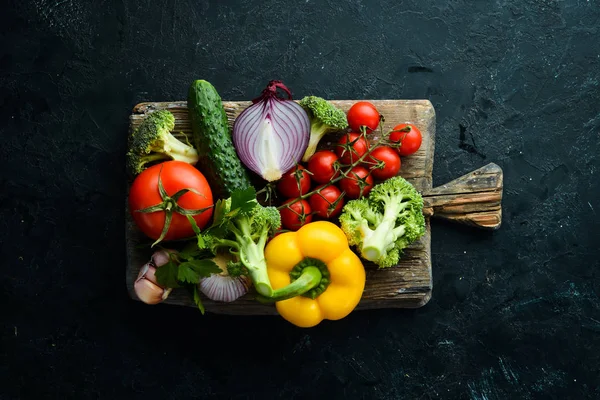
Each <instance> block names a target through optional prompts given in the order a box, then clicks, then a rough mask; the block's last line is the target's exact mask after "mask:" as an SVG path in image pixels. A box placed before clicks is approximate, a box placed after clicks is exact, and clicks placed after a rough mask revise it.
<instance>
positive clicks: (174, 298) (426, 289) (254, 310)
mask: <svg viewBox="0 0 600 400" xmlns="http://www.w3.org/2000/svg"><path fill="white" fill-rule="evenodd" d="M346 101H347V100H332V102H333V103H338V102H339V103H342V102H346ZM353 101H354V100H353ZM371 101H374V102H377V103H379V104H382V103H387V104H394V105H397V104H399V103H402V104H406V105H411V104H412V105H420V106H422V107H423V108H424V109H425V110H426V112H425V114H426V115H425V116H423V115H421V116H418V115H416V112H415V114H414V115H411V116H410V118H408V120H409V121H415V120H417V119H419V120H424V119H427V120H428V126H427V132H428V136H429V137H428V139H429V142H428V143H429V145H428V146H429V147H428V149H427V153H428V157H426V159H425V168H424V171H425V174H424V176H418V177H415V178H414V179H413V180H414V181H415V183H417V184H418V185H419V187H421V189H422V190H423V191H426V190H428V189H431V187H432V172H433V162H434V154H435V136H436V113H435V109H434V107H433V105H432V103H431V102H430V101H429V100H371ZM223 104H224V107H225V108H226V111H227V112H228V117H229V118H230V122H231V115H230V114H231V107H232V106H234V105H235V106H236V107H239V106H240V105H243V104H246V105H249V104H250V102H249V101H248V102H244V101H238V102H231V101H224V102H223ZM163 108H166V109H181V108H187V103H186V102H184V101H175V102H158V103H157V102H143V103H139V104H137V105H135V106H134V107H133V110H132V111H133V113H132V115H131V116H130V128H131V126H132V122H133V121H134V120H135V119H138V118H140V117H142V116H143V115H142V114H145V113H146V112H148V111H153V110H157V109H163ZM413 111H414V109H413ZM400 122H405V121H398V123H400ZM407 179H409V180H411V178H410V177H409V178H407ZM126 203H127V201H126ZM126 209H127V211H126V213H127V218H128V220H127V223H126V227H125V228H126V245H127V247H128V248H131V247H132V246H134V245H136V243H139V238H140V237H142V235H141V234H140V233H139V232H138V231H137V230H136V228H135V224H134V223H133V221H132V220H131V218H130V217H129V210H128V205H127V204H126ZM426 224H427V233H426V235H425V236H424V237H423V238H422V239H421V240H420V241H419V246H421V247H422V248H423V249H424V251H423V254H425V255H426V257H424V259H423V261H424V266H425V270H426V275H427V280H426V281H424V282H423V285H422V286H419V287H413V288H412V289H407V290H402V288H400V289H399V290H398V292H397V298H385V299H378V300H370V299H367V300H363V301H361V303H360V304H359V305H358V306H357V308H356V310H357V311H360V310H369V309H382V308H398V309H400V308H419V307H423V306H425V305H426V304H427V303H428V302H429V300H430V299H431V296H432V290H433V275H432V259H431V225H430V218H429V216H426ZM148 254H151V252H149V253H148ZM421 258H423V257H421ZM142 261H144V260H136V259H135V257H133V256H132V254H130V252H127V263H128V266H133V265H138V264H139V267H141V266H142V265H143V262H142ZM146 261H147V260H146ZM146 261H144V262H146ZM139 267H138V268H139ZM366 268H367V270H368V273H369V271H370V270H371V271H372V270H373V267H372V266H369V265H366ZM376 273H383V272H382V271H381V270H380V271H377V272H376ZM126 274H127V276H126V283H127V290H128V293H129V296H130V297H131V298H132V299H134V300H136V301H139V299H138V298H137V296H136V295H135V291H134V289H133V284H134V281H135V276H134V274H132V273H131V271H126ZM173 293H177V292H176V291H173V292H172V294H171V296H170V297H169V298H168V299H166V300H165V301H164V302H163V303H162V304H165V305H183V306H189V307H195V305H194V304H193V302H192V301H191V298H190V297H189V296H187V294H184V295H183V296H182V295H178V294H175V295H174V294H173ZM251 294H252V291H251V292H250V293H249V294H247V295H246V296H244V297H243V298H242V299H238V300H237V301H236V302H233V303H219V302H213V301H211V300H208V299H206V298H205V297H203V303H204V305H205V308H206V311H207V312H213V313H219V314H228V315H276V314H277V313H276V310H275V308H274V306H268V305H262V304H258V303H256V302H254V301H252V300H251V299H249V297H250V296H251ZM245 298H248V300H246V301H244V299H245ZM400 298H401V299H402V301H398V299H400Z"/></svg>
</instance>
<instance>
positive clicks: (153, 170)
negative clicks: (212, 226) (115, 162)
mask: <svg viewBox="0 0 600 400" xmlns="http://www.w3.org/2000/svg"><path fill="white" fill-rule="evenodd" d="M159 176H160V181H161V183H162V186H163V188H164V190H165V193H166V196H163V195H161V193H160V190H159V184H158V180H159ZM182 189H191V190H194V191H196V192H197V193H193V192H192V191H188V192H186V193H183V194H181V195H178V196H176V193H177V192H179V191H181V190H182ZM128 202H129V210H130V212H131V216H132V218H133V220H134V222H135V223H136V225H137V226H138V227H139V229H140V230H141V231H142V232H143V233H144V234H145V235H146V236H148V237H150V238H152V239H155V240H157V239H159V238H160V236H161V233H162V231H163V228H164V227H165V223H166V222H167V221H166V216H167V214H171V216H172V218H171V222H170V224H168V231H167V232H166V234H165V236H164V237H163V238H162V240H165V241H168V240H175V239H182V238H187V237H192V236H193V235H194V230H193V228H192V225H191V224H190V222H189V221H188V219H187V217H186V216H185V215H183V214H181V213H179V212H178V209H179V210H181V209H184V210H201V209H205V208H207V207H211V206H212V205H213V195H212V191H211V188H210V186H209V185H208V181H207V180H206V178H205V177H204V175H203V174H202V173H201V172H200V171H198V170H197V169H196V168H195V167H193V166H192V165H190V164H188V163H185V162H182V161H166V162H163V163H160V164H156V165H153V166H151V167H149V168H147V169H145V170H144V171H142V172H141V173H140V174H139V175H138V176H137V177H136V178H135V180H134V181H133V183H132V184H131V188H130V189H129V200H128ZM153 206H157V207H155V208H157V209H156V210H152V211H151V210H146V211H145V212H141V210H143V209H148V208H149V207H153ZM212 214H213V209H212V208H208V209H206V210H204V211H202V212H198V213H197V214H196V215H193V218H194V220H195V221H196V225H198V228H200V229H202V228H204V227H205V226H206V225H207V223H208V221H209V220H210V218H211V217H212Z"/></svg>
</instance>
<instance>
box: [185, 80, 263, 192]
mask: <svg viewBox="0 0 600 400" xmlns="http://www.w3.org/2000/svg"><path fill="white" fill-rule="evenodd" d="M187 102H188V112H189V116H190V122H191V125H192V133H193V140H194V147H195V148H196V150H197V151H198V153H199V155H200V161H199V162H198V163H197V164H196V167H197V168H198V169H199V170H200V172H202V173H203V174H204V175H205V176H206V179H207V180H208V182H209V184H210V185H211V189H212V191H213V192H215V193H216V195H217V196H219V197H220V198H227V197H229V196H230V195H231V193H232V192H233V191H234V190H236V189H247V188H249V187H251V186H252V182H251V181H250V176H249V174H248V171H247V170H246V169H245V167H244V165H243V164H242V162H241V161H240V159H239V158H238V155H237V152H236V151H235V147H234V146H233V141H232V138H231V130H230V128H229V125H228V123H227V114H226V113H225V108H224V107H223V103H222V101H221V96H219V93H218V92H217V90H216V89H215V88H214V86H213V85H211V84H210V83H209V82H207V81H205V80H196V81H194V82H193V83H192V85H191V86H190V88H189V92H188V100H187Z"/></svg>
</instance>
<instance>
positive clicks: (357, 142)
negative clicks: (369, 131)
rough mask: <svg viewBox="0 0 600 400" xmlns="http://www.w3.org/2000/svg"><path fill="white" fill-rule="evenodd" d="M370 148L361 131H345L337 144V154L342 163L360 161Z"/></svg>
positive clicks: (347, 163)
mask: <svg viewBox="0 0 600 400" xmlns="http://www.w3.org/2000/svg"><path fill="white" fill-rule="evenodd" d="M368 150H369V143H368V142H367V140H366V139H365V137H364V136H363V135H361V134H360V133H356V132H352V133H345V134H344V135H342V137H341V138H340V140H338V142H337V145H336V146H335V154H337V156H338V157H339V158H340V162H341V163H342V164H346V165H349V164H352V163H354V162H356V161H358V160H359V159H360V158H361V157H362V156H363V155H364V154H365V153H366V152H367V151H368Z"/></svg>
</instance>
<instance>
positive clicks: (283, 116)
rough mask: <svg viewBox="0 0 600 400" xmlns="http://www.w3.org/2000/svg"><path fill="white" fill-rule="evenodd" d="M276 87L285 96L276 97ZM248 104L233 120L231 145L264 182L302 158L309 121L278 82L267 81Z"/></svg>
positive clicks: (279, 175) (276, 176)
mask: <svg viewBox="0 0 600 400" xmlns="http://www.w3.org/2000/svg"><path fill="white" fill-rule="evenodd" d="M278 88H279V89H282V90H283V91H284V92H286V93H287V95H288V98H287V99H283V98H280V97H278V96H277V89H278ZM252 103H253V104H252V105H251V106H249V107H248V108H246V109H245V110H244V111H242V112H241V113H240V115H239V116H238V117H237V118H236V120H235V123H234V125H233V145H234V146H235V149H236V151H237V154H238V157H239V158H240V160H241V161H242V163H244V165H245V166H246V167H247V168H248V169H250V170H252V171H254V172H255V173H257V174H258V175H260V176H261V177H262V178H263V179H264V180H266V181H269V182H272V181H276V180H278V179H280V178H281V176H282V175H283V174H284V173H285V172H286V171H289V170H290V169H291V168H292V167H294V166H295V165H296V164H297V163H298V162H299V161H300V160H301V159H302V156H303V155H304V152H305V151H306V148H307V147H308V141H309V139H310V120H309V118H308V114H307V113H306V111H305V110H304V109H303V108H302V107H301V106H299V105H298V104H297V103H295V102H294V101H293V100H292V94H291V92H290V91H289V89H288V88H287V87H286V86H285V85H284V84H283V83H282V82H281V81H271V82H269V85H268V86H267V88H266V89H265V90H263V92H262V94H261V96H260V97H258V98H256V99H254V100H252Z"/></svg>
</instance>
